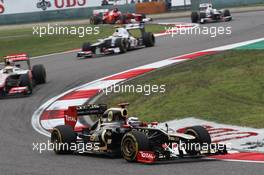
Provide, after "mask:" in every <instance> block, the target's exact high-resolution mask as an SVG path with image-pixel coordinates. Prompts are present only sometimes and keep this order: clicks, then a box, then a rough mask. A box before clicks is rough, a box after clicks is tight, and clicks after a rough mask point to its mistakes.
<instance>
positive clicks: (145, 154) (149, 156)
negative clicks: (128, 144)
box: [139, 151, 155, 160]
mask: <svg viewBox="0 0 264 175" xmlns="http://www.w3.org/2000/svg"><path fill="white" fill-rule="evenodd" d="M139 153H140V156H141V157H142V158H146V159H151V160H154V159H155V154H153V153H150V152H143V151H140V152H139Z"/></svg>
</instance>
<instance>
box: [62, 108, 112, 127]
mask: <svg viewBox="0 0 264 175" xmlns="http://www.w3.org/2000/svg"><path fill="white" fill-rule="evenodd" d="M106 110H107V105H105V104H99V105H95V104H88V105H81V106H70V107H68V109H67V110H66V111H64V123H65V125H70V126H72V127H73V128H74V127H75V125H76V123H77V120H78V117H79V116H84V115H103V113H104V112H105V111H106Z"/></svg>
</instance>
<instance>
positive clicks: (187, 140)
mask: <svg viewBox="0 0 264 175" xmlns="http://www.w3.org/2000/svg"><path fill="white" fill-rule="evenodd" d="M127 105H128V104H126V103H124V104H120V105H119V106H120V107H118V108H109V109H108V108H107V106H106V105H103V104H101V105H95V104H91V105H82V106H72V107H69V109H68V110H66V111H65V116H64V121H65V125H59V126H56V127H55V128H54V129H53V130H52V132H51V143H53V146H54V147H53V148H54V152H55V153H57V154H73V153H88V154H106V155H110V156H122V157H123V158H124V159H125V160H127V161H128V162H141V163H154V162H158V161H162V160H165V161H168V160H179V161H180V160H184V159H185V160H186V159H193V158H196V159H197V158H202V157H206V156H209V155H216V154H226V153H227V151H226V146H225V145H223V144H214V143H212V142H211V137H210V135H209V133H208V131H207V130H206V129H205V128H203V127H202V126H192V127H189V128H186V129H185V131H184V132H183V133H179V132H176V131H174V130H171V129H169V127H168V125H167V124H166V127H165V129H162V128H160V127H159V126H158V123H157V122H151V123H146V122H142V121H140V120H138V118H137V117H128V112H127V109H126V106H127ZM92 115H95V117H97V121H96V122H95V123H94V124H93V125H92V126H91V127H90V128H79V127H76V126H75V125H76V123H77V121H80V120H79V118H82V119H85V117H89V116H92Z"/></svg>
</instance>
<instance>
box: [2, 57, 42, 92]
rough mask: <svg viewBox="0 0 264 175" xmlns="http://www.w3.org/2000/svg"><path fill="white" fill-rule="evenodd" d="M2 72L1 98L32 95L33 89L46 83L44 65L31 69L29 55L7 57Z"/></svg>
mask: <svg viewBox="0 0 264 175" xmlns="http://www.w3.org/2000/svg"><path fill="white" fill-rule="evenodd" d="M4 59H5V63H4V65H2V69H1V70H0V97H5V96H13V95H30V94H31V93H32V90H33V87H34V86H35V85H37V84H42V83H45V82H46V70H45V68H44V66H43V65H34V66H33V68H32V69H31V65H30V60H29V58H28V56H27V54H17V55H10V56H6V57H5V58H4Z"/></svg>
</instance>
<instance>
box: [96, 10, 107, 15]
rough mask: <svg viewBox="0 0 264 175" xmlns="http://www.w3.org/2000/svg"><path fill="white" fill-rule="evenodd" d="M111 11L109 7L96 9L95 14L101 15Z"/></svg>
mask: <svg viewBox="0 0 264 175" xmlns="http://www.w3.org/2000/svg"><path fill="white" fill-rule="evenodd" d="M107 12H109V9H96V10H93V15H99V14H104V13H107Z"/></svg>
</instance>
